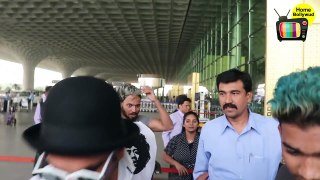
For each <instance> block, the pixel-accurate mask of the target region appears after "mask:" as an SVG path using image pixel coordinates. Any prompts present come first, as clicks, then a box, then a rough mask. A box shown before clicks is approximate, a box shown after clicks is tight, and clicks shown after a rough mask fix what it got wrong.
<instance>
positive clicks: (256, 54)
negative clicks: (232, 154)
mask: <svg viewBox="0 0 320 180" xmlns="http://www.w3.org/2000/svg"><path fill="white" fill-rule="evenodd" d="M196 2H197V1H196V0H195V1H192V3H196ZM217 4H219V5H217ZM193 7H194V6H192V5H191V6H190V10H189V12H192V8H193ZM208 7H209V8H208ZM202 8H203V9H202V10H203V12H204V13H206V15H204V16H203V18H202V21H201V23H200V26H199V27H198V28H199V30H198V34H201V35H200V36H197V34H196V35H194V38H193V39H192V43H191V44H192V45H191V46H190V47H191V48H190V51H189V55H188V57H187V58H188V63H186V64H185V67H184V68H182V69H183V71H181V72H180V74H179V76H178V77H179V78H181V79H187V76H188V75H189V74H191V73H192V72H197V73H199V75H200V77H199V78H200V85H201V86H205V87H206V88H207V89H208V90H209V92H210V93H211V96H212V97H213V99H216V98H217V93H216V92H217V91H216V86H215V79H216V76H217V74H219V73H221V72H223V71H225V70H228V69H231V68H238V69H240V70H242V71H246V72H248V73H250V74H251V76H252V79H253V89H254V93H256V92H255V91H256V89H257V87H258V85H259V84H264V83H265V48H266V42H265V40H266V26H265V23H266V1H265V0H263V1H259V0H249V1H244V0H237V1H232V0H228V1H223V0H220V2H218V3H217V2H216V1H210V0H208V1H207V4H202ZM189 15H192V14H188V16H189ZM188 16H187V18H188ZM255 100H257V99H256V98H255ZM257 101H258V102H254V103H252V104H251V106H252V110H254V111H255V112H258V113H261V114H262V113H263V107H262V106H263V104H264V103H263V99H258V100H257Z"/></svg>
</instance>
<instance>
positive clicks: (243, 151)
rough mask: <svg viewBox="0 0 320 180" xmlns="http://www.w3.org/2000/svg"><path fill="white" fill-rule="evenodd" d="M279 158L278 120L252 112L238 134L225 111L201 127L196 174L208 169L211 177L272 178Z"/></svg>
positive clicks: (229, 179)
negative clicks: (222, 114) (224, 113)
mask: <svg viewBox="0 0 320 180" xmlns="http://www.w3.org/2000/svg"><path fill="white" fill-rule="evenodd" d="M280 161H281V139H280V134H279V131H278V121H276V120H274V119H272V118H267V117H265V116H262V115H260V114H256V113H252V112H250V115H249V120H248V123H247V126H246V127H245V128H244V129H243V131H242V132H241V133H240V134H238V133H237V132H236V130H235V129H234V128H233V126H232V125H231V124H230V123H229V121H228V120H227V118H226V116H225V115H224V116H221V117H219V118H216V119H214V120H212V121H209V122H207V123H206V124H205V126H204V127H203V128H202V130H201V135H200V140H199V146H198V152H197V158H196V164H195V169H194V173H193V176H194V179H196V178H197V177H198V176H200V175H201V174H202V173H203V172H208V173H209V179H211V180H235V179H237V180H240V179H244V180H273V179H275V176H276V173H277V170H278V166H279V163H280Z"/></svg>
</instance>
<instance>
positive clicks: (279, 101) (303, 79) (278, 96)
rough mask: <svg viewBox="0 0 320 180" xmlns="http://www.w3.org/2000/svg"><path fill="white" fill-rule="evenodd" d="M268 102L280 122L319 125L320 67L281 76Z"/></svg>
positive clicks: (301, 125)
mask: <svg viewBox="0 0 320 180" xmlns="http://www.w3.org/2000/svg"><path fill="white" fill-rule="evenodd" d="M269 103H270V104H271V113H272V116H273V117H275V118H277V119H278V120H279V122H280V124H281V123H290V124H296V125H298V126H300V127H302V128H304V127H309V126H314V125H320V67H313V68H308V69H307V70H304V71H301V72H293V73H291V74H289V75H286V76H282V77H281V78H280V79H279V80H278V82H277V84H276V87H275V90H274V93H273V99H271V100H270V101H269Z"/></svg>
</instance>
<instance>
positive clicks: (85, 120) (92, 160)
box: [23, 77, 139, 180]
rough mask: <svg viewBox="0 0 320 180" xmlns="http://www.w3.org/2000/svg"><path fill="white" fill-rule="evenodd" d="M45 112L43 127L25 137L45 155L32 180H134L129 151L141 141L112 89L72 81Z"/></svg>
mask: <svg viewBox="0 0 320 180" xmlns="http://www.w3.org/2000/svg"><path fill="white" fill-rule="evenodd" d="M84 102H86V103H84ZM44 106H45V111H44V113H43V122H42V123H40V124H36V125H34V126H32V127H30V128H28V129H27V130H25V131H24V133H23V137H24V138H25V140H26V141H27V142H28V143H29V144H30V145H31V146H32V147H33V148H35V149H37V150H39V151H43V152H44V153H43V154H42V155H41V156H40V158H39V159H38V161H37V163H36V165H35V167H34V170H33V172H32V174H33V175H34V176H33V177H32V178H31V179H32V180H39V179H41V180H42V179H46V180H48V179H65V180H69V179H90V180H104V179H108V180H109V179H110V180H116V179H130V178H131V176H132V173H133V171H134V170H135V168H134V166H133V162H132V161H131V159H130V158H129V159H128V158H126V159H125V157H124V153H125V151H124V148H125V146H126V145H127V144H128V143H129V142H131V141H134V140H135V139H136V138H137V137H138V136H139V128H138V126H136V125H135V124H134V123H132V122H130V121H124V120H122V119H121V109H120V101H119V97H118V95H117V93H116V92H115V91H114V89H113V87H112V86H111V85H109V84H107V83H105V82H104V81H103V80H99V79H96V78H93V77H72V78H67V79H64V80H62V81H60V82H59V83H57V84H56V85H55V86H53V87H52V89H51V90H50V94H49V95H48V97H47V100H46V103H45V105H44ZM120 159H121V161H120ZM122 162H125V163H122ZM130 163H131V164H132V165H131V166H130Z"/></svg>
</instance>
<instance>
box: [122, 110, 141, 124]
mask: <svg viewBox="0 0 320 180" xmlns="http://www.w3.org/2000/svg"><path fill="white" fill-rule="evenodd" d="M121 114H122V118H123V119H125V120H129V121H136V120H137V119H138V114H139V113H135V114H134V115H135V116H134V117H129V116H128V115H127V113H126V112H125V111H124V110H123V108H121Z"/></svg>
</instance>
